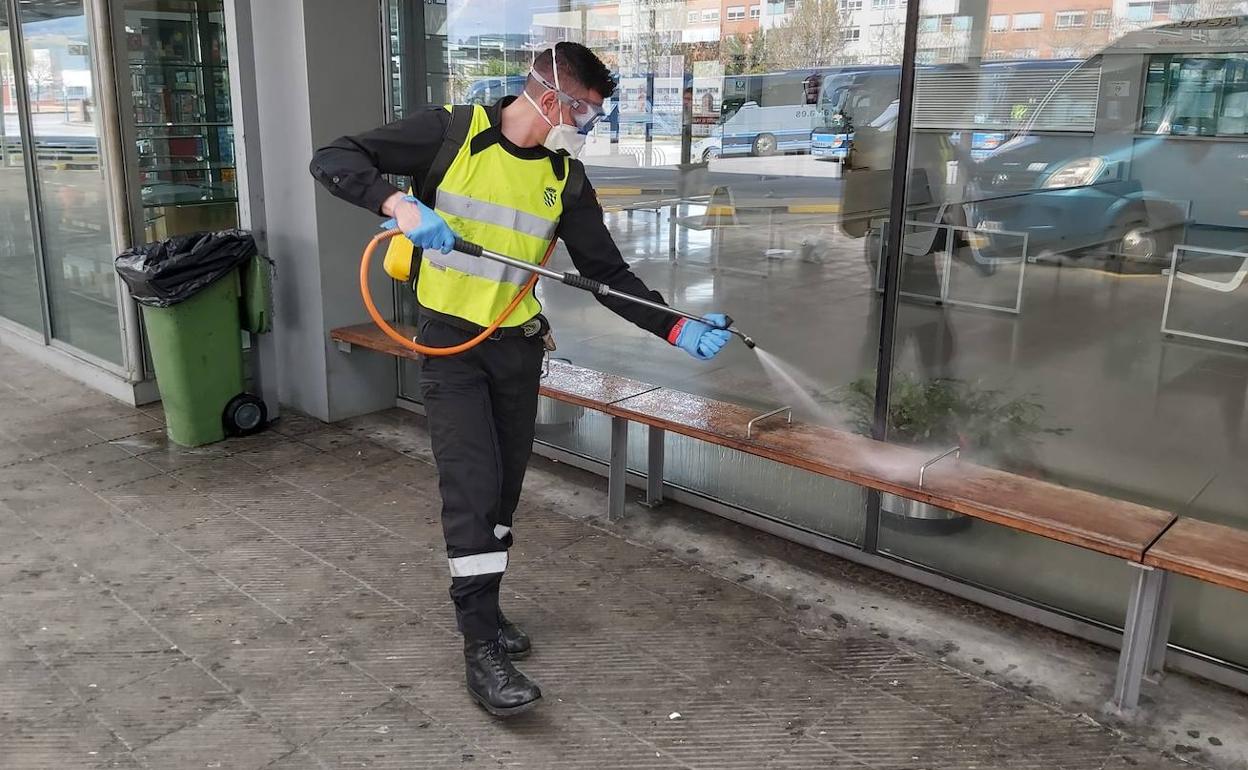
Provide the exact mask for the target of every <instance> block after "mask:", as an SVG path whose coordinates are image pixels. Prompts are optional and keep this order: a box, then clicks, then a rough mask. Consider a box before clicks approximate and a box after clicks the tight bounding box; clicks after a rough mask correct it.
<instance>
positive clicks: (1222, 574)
mask: <svg viewBox="0 0 1248 770" xmlns="http://www.w3.org/2000/svg"><path fill="white" fill-rule="evenodd" d="M1144 563H1145V564H1148V565H1151V566H1153V567H1160V568H1161V569H1164V570H1169V571H1170V572H1174V573H1178V574H1180V575H1187V576H1188V577H1194V578H1197V579H1198V580H1203V581H1205V582H1207V583H1214V584H1216V585H1220V586H1224V587H1226V588H1232V589H1235V590H1236V591H1248V531H1245V530H1242V529H1236V528H1235V527H1228V526H1225V525H1223V524H1212V523H1210V522H1207V521H1200V520H1198V519H1190V518H1188V517H1186V516H1185V517H1183V518H1181V519H1179V520H1178V521H1176V522H1175V523H1174V526H1173V527H1171V528H1170V529H1168V530H1167V531H1166V534H1164V535H1162V536H1161V539H1160V540H1158V541H1157V543H1156V544H1155V545H1154V546H1153V547H1152V548H1150V549H1148V553H1146V554H1145V555H1144Z"/></svg>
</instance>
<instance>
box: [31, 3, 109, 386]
mask: <svg viewBox="0 0 1248 770" xmlns="http://www.w3.org/2000/svg"><path fill="white" fill-rule="evenodd" d="M18 8H19V13H20V16H19V19H18V20H19V22H20V23H21V33H22V40H23V43H24V62H25V70H26V78H25V82H24V83H23V84H21V86H19V87H25V89H26V94H27V98H28V100H29V103H30V113H31V114H30V122H31V126H32V137H33V140H34V146H35V157H34V158H33V161H34V166H35V169H36V173H37V175H38V181H39V200H38V201H37V203H36V205H37V207H38V210H39V212H40V217H41V219H42V223H43V262H44V271H45V273H46V280H47V292H48V303H49V308H50V314H51V319H52V328H51V332H52V336H53V337H54V338H55V339H58V340H61V341H63V342H65V343H67V344H69V345H71V346H73V347H75V348H78V349H79V350H82V351H84V352H86V353H89V354H91V355H94V356H97V357H99V358H101V359H103V360H105V361H108V362H111V363H114V364H120V363H121V361H122V339H121V328H120V323H119V321H118V318H119V316H118V306H117V300H118V293H117V283H116V276H115V273H114V272H113V257H114V254H113V239H112V231H111V228H110V224H109V214H108V211H109V208H108V207H109V201H108V191H107V187H106V184H105V180H104V172H103V165H102V163H101V157H100V140H99V136H100V132H99V127H98V125H97V121H98V119H99V116H98V111H97V109H96V99H95V91H94V89H95V84H94V82H93V79H92V75H91V55H92V51H91V45H90V39H89V33H88V26H87V19H86V16H85V11H84V9H83V5H82V3H81V2H65V0H32V2H28V3H22V4H20V5H19V6H18Z"/></svg>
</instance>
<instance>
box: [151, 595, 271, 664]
mask: <svg viewBox="0 0 1248 770" xmlns="http://www.w3.org/2000/svg"><path fill="white" fill-rule="evenodd" d="M278 620H280V618H279V616H277V615H274V614H273V613H272V612H271V611H269V610H268V609H266V608H264V607H261V606H260V605H259V604H257V603H256V602H254V601H253V600H251V599H250V598H248V597H247V596H245V595H243V594H238V593H236V594H231V595H228V596H225V597H222V598H220V599H211V600H209V601H206V602H202V603H200V604H197V605H196V606H195V607H194V608H193V609H190V610H186V611H183V612H176V613H174V614H170V615H168V616H165V617H160V618H155V619H153V620H152V623H153V625H154V626H155V627H156V628H157V629H158V630H159V631H160V632H161V633H162V634H164V635H165V636H167V637H168V638H169V639H171V640H173V643H174V644H175V645H177V647H178V648H179V649H180V650H182V651H183V652H185V653H186V654H188V655H192V656H201V655H207V654H209V653H211V652H214V651H216V650H219V649H221V648H223V647H226V646H229V645H230V644H232V643H233V642H234V641H236V640H242V639H250V638H253V637H255V636H257V635H258V634H260V633H261V632H263V631H264V630H265V629H267V628H269V627H270V626H272V625H273V624H274V623H275V622H276V621H278Z"/></svg>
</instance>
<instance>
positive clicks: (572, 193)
mask: <svg viewBox="0 0 1248 770" xmlns="http://www.w3.org/2000/svg"><path fill="white" fill-rule="evenodd" d="M584 192H585V164H584V163H581V162H580V161H579V160H576V159H575V158H569V159H568V181H567V183H566V184H565V185H564V186H563V194H564V195H565V196H566V198H565V199H566V200H570V201H579V200H580V199H581V194H582V193H584Z"/></svg>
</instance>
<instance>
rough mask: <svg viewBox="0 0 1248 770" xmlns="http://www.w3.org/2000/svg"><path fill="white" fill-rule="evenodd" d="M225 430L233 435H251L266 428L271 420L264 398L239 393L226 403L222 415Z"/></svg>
mask: <svg viewBox="0 0 1248 770" xmlns="http://www.w3.org/2000/svg"><path fill="white" fill-rule="evenodd" d="M221 420H222V421H223V422H224V423H225V432H226V433H227V434H229V435H231V436H250V435H251V434H253V433H258V432H260V431H262V430H264V426H265V425H266V424H267V423H268V421H269V410H268V408H267V407H265V405H264V399H262V398H260V397H259V396H253V395H252V394H250V393H239V394H238V395H237V396H235V397H234V398H231V399H230V403H228V404H226V405H225V412H223V413H222V415H221Z"/></svg>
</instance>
